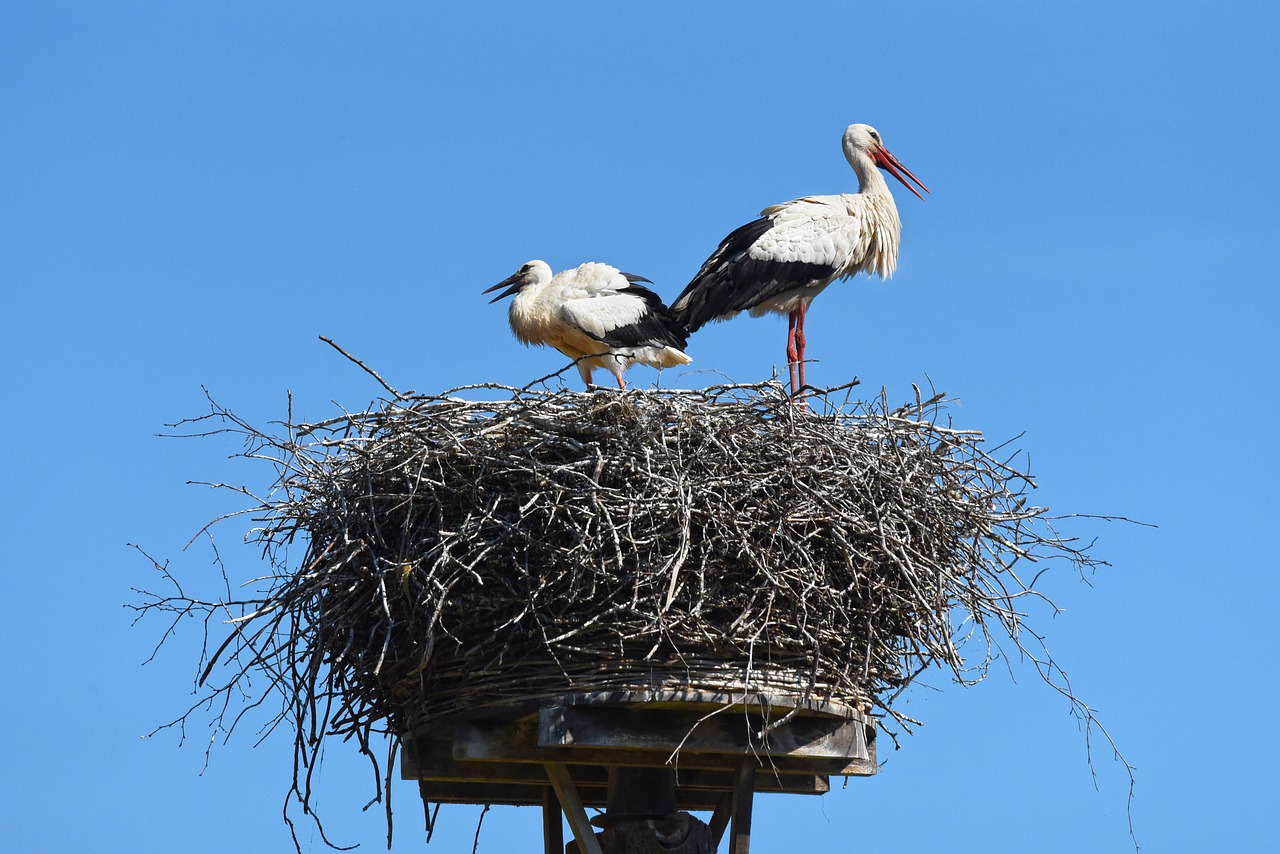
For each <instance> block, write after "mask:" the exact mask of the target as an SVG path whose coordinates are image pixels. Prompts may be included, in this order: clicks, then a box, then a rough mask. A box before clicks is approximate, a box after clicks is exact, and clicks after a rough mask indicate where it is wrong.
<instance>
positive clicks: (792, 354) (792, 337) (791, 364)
mask: <svg viewBox="0 0 1280 854" xmlns="http://www.w3.org/2000/svg"><path fill="white" fill-rule="evenodd" d="M799 315H800V312H799V310H798V309H797V310H796V311H793V312H791V313H790V314H788V315H787V370H788V371H789V372H790V373H791V394H792V395H794V394H795V393H796V390H797V389H799V388H800V386H799V385H798V384H797V382H798V379H799V376H798V374H797V373H796V371H797V363H798V362H799V361H800V354H799V352H798V351H797V350H796V320H797V318H798V317H799Z"/></svg>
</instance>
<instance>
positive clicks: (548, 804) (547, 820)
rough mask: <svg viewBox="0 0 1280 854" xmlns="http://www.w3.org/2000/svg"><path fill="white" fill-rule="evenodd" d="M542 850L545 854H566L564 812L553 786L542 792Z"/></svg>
mask: <svg viewBox="0 0 1280 854" xmlns="http://www.w3.org/2000/svg"><path fill="white" fill-rule="evenodd" d="M542 850H543V854H564V811H563V810H562V809H560V801H559V800H558V799H557V798H556V790H555V789H553V788H552V787H551V786H547V787H546V788H545V789H543V790H542Z"/></svg>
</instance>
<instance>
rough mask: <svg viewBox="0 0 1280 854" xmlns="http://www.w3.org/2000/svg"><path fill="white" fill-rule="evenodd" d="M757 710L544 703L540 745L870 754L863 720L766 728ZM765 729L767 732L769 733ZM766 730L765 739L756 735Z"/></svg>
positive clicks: (799, 720)
mask: <svg viewBox="0 0 1280 854" xmlns="http://www.w3.org/2000/svg"><path fill="white" fill-rule="evenodd" d="M768 723H769V722H768V720H767V719H766V718H764V717H763V716H761V715H759V714H755V713H750V714H748V713H744V712H724V713H722V714H714V715H704V714H699V713H697V712H680V711H658V710H653V709H627V708H617V707H609V706H567V705H556V706H547V707H544V708H543V709H542V710H541V711H540V712H539V714H538V745H539V746H540V747H553V746H554V747H570V746H572V747H596V748H626V749H632V750H637V749H638V750H661V751H665V752H667V753H671V752H674V751H676V750H679V751H680V752H681V754H686V753H735V754H739V755H741V754H744V753H752V754H756V755H760V756H789V757H804V758H814V759H844V760H849V759H861V760H866V759H869V758H870V754H869V753H868V751H867V731H866V725H865V724H864V723H863V722H862V721H860V720H844V719H841V718H831V717H802V716H799V715H797V716H796V717H794V718H792V719H791V720H789V721H787V722H786V723H784V724H781V725H779V726H775V727H774V728H773V729H767V727H768ZM766 730H767V731H766ZM761 731H766V734H765V736H764V738H762V739H757V738H756V734H757V733H759V732H761Z"/></svg>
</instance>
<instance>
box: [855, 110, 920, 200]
mask: <svg viewBox="0 0 1280 854" xmlns="http://www.w3.org/2000/svg"><path fill="white" fill-rule="evenodd" d="M844 156H845V157H846V158H847V159H848V160H849V164H850V165H851V166H853V168H854V169H855V170H856V169H857V168H858V161H859V160H860V159H864V158H865V159H870V160H871V162H872V163H873V164H875V165H876V166H879V167H880V168H881V169H883V170H884V171H886V172H888V173H889V174H890V175H892V176H893V177H895V178H897V179H898V180H899V181H901V182H902V186H904V187H906V188H907V189H908V190H910V191H911V192H913V193H915V195H916V198H918V199H923V198H924V196H922V195H920V193H919V192H918V191H917V190H916V188H915V187H913V186H911V184H909V183H908V182H907V179H908V178H910V179H911V180H912V181H915V182H916V184H917V185H919V187H920V189H921V190H924V191H925V192H926V193H927V192H929V188H928V187H926V186H925V185H924V182H923V181H921V180H920V179H919V178H917V177H916V176H915V175H912V174H911V170H910V169H908V168H907V167H905V166H903V165H902V163H901V162H899V161H898V158H896V157H894V156H893V155H892V154H890V153H889V149H887V148H885V147H884V143H883V142H881V140H880V132H879V131H877V130H876V129H875V128H873V127H872V126H871V125H862V124H858V125H849V126H848V127H847V128H845V130H844Z"/></svg>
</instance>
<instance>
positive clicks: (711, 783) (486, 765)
mask: <svg viewBox="0 0 1280 854" xmlns="http://www.w3.org/2000/svg"><path fill="white" fill-rule="evenodd" d="M733 758H734V759H735V760H738V761H740V760H741V757H733ZM643 767H653V766H643ZM662 767H663V769H664V770H668V771H669V770H671V766H662ZM569 772H570V774H571V775H572V777H573V781H574V783H575V784H576V785H577V786H578V787H579V788H581V787H583V786H592V787H603V786H605V785H606V784H607V783H608V779H609V778H608V773H607V770H606V768H605V766H603V765H578V764H573V765H571V766H570V767H569ZM736 774H737V769H736V767H735V768H734V769H733V770H729V769H728V768H721V769H706V768H683V767H682V768H679V769H678V770H676V786H677V788H678V789H679V790H681V791H689V790H695V789H705V790H708V791H715V792H723V791H728V790H729V789H731V788H733V783H734V780H735V779H736V776H735V775H736ZM400 777H401V779H404V780H429V781H433V782H451V781H455V782H459V783H516V784H527V785H533V786H542V785H545V783H546V781H547V775H546V771H545V770H543V768H542V766H541V765H535V764H532V763H526V762H477V761H471V760H460V759H454V758H453V751H452V747H451V745H450V744H449V743H448V742H443V741H432V742H412V743H409V744H406V745H405V746H404V747H403V749H402V750H401V757H400ZM830 789H831V786H830V783H829V782H828V780H827V777H826V776H825V775H818V774H792V773H775V772H774V769H772V768H770V769H767V770H765V771H763V772H762V773H760V774H758V775H757V776H756V790H757V791H761V792H785V793H788V794H796V795H821V794H825V793H826V792H828V791H830Z"/></svg>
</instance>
